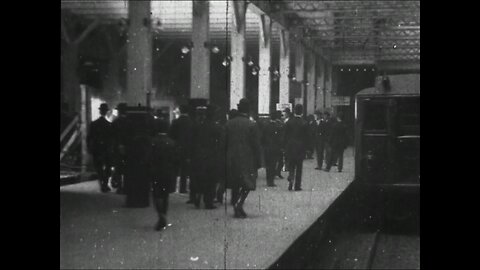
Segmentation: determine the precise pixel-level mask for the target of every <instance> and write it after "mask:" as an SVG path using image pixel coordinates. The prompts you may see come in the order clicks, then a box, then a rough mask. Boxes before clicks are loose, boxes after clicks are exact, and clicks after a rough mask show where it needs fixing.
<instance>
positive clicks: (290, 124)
mask: <svg viewBox="0 0 480 270" xmlns="http://www.w3.org/2000/svg"><path fill="white" fill-rule="evenodd" d="M302 112H303V106H302V105H301V104H297V105H295V108H294V113H295V115H294V116H293V117H290V119H288V121H287V124H286V126H285V153H286V157H287V159H288V167H289V169H288V172H289V174H288V182H289V185H288V190H292V186H293V184H294V183H295V190H296V191H299V190H302V187H301V186H302V170H303V160H304V159H305V152H306V148H307V146H306V142H307V141H308V136H309V133H308V123H307V121H305V120H304V119H302V118H301V116H302Z"/></svg>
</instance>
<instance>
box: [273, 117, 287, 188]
mask: <svg viewBox="0 0 480 270" xmlns="http://www.w3.org/2000/svg"><path fill="white" fill-rule="evenodd" d="M275 118H276V119H275V125H276V126H277V129H278V132H279V133H280V138H281V141H280V154H279V155H278V160H277V162H276V165H275V166H276V169H275V176H278V178H280V179H283V176H282V170H283V167H284V165H285V145H283V143H284V142H283V138H284V137H285V122H284V121H283V119H282V112H281V111H276V117H275Z"/></svg>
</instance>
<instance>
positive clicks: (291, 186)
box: [288, 182, 293, 190]
mask: <svg viewBox="0 0 480 270" xmlns="http://www.w3.org/2000/svg"><path fill="white" fill-rule="evenodd" d="M292 188H293V183H292V182H289V183H288V190H292Z"/></svg>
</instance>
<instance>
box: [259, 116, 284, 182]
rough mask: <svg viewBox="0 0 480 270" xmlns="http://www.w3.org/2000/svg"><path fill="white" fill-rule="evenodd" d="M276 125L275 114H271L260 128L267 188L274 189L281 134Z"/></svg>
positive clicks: (279, 155)
mask: <svg viewBox="0 0 480 270" xmlns="http://www.w3.org/2000/svg"><path fill="white" fill-rule="evenodd" d="M280 128H281V127H280V126H279V125H278V124H277V113H276V112H274V113H272V114H271V116H270V119H269V120H267V121H266V122H265V124H264V125H263V128H262V145H263V150H264V156H265V169H266V172H267V186H269V187H274V186H276V185H275V183H274V179H275V175H276V169H277V168H276V165H277V162H278V160H279V159H280V157H281V154H282V153H281V148H282V139H283V138H282V134H281V130H280Z"/></svg>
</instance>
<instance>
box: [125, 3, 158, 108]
mask: <svg viewBox="0 0 480 270" xmlns="http://www.w3.org/2000/svg"><path fill="white" fill-rule="evenodd" d="M150 4H151V2H150V1H129V2H128V18H129V22H130V25H129V29H128V40H127V93H126V98H125V99H126V101H127V102H128V103H129V104H131V105H136V104H138V103H141V104H142V105H148V104H146V103H147V95H148V93H150V91H151V88H152V31H151V23H150V11H151V5H150Z"/></svg>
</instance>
